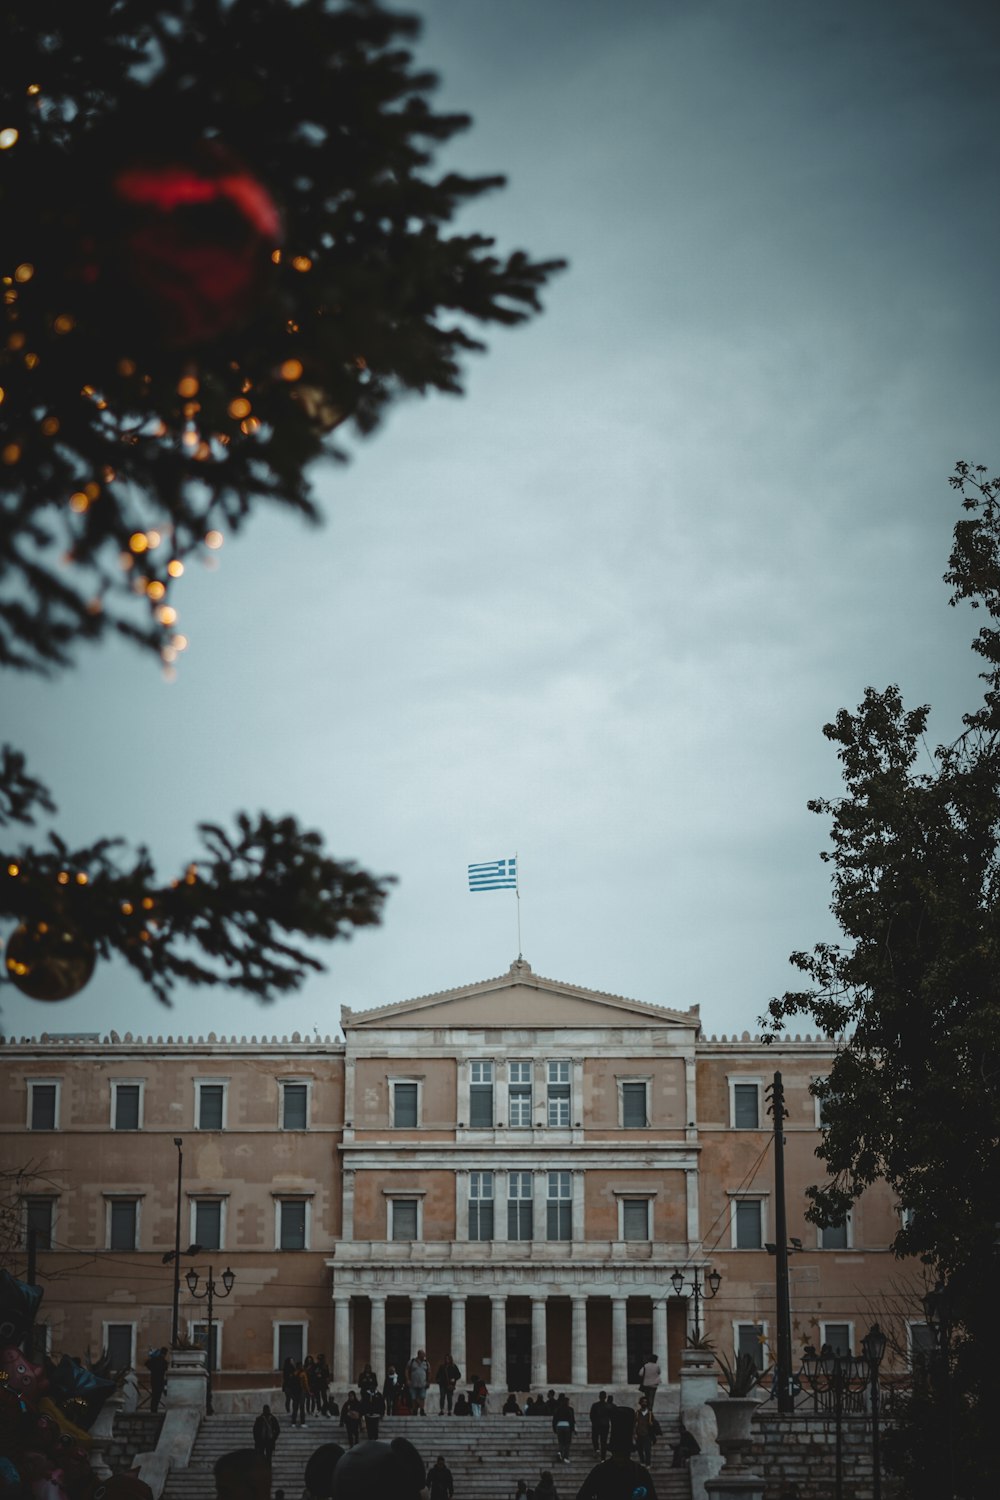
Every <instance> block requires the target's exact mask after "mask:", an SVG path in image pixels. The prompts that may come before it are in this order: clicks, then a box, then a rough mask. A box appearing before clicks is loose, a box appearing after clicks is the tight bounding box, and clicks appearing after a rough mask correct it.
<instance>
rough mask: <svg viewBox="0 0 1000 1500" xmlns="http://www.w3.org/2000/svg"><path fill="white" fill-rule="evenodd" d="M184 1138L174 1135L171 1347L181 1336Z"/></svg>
mask: <svg viewBox="0 0 1000 1500" xmlns="http://www.w3.org/2000/svg"><path fill="white" fill-rule="evenodd" d="M183 1144H184V1142H183V1138H182V1137H181V1136H179V1135H175V1136H174V1145H175V1146H176V1147H177V1218H176V1220H175V1223H174V1321H173V1327H172V1330H171V1333H170V1347H171V1349H176V1348H177V1341H178V1339H179V1338H180V1308H181V1176H182V1173H183V1170H184V1152H183V1151H182V1150H181V1146H182V1145H183Z"/></svg>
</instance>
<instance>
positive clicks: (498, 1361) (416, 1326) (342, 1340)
mask: <svg viewBox="0 0 1000 1500" xmlns="http://www.w3.org/2000/svg"><path fill="white" fill-rule="evenodd" d="M364 1295H365V1297H366V1298H367V1300H368V1302H369V1304H370V1311H371V1327H370V1335H369V1350H368V1361H369V1363H370V1364H371V1366H372V1368H373V1369H374V1370H375V1371H376V1372H377V1374H378V1376H379V1379H380V1380H381V1379H384V1377H385V1368H386V1302H387V1300H388V1296H389V1294H388V1293H386V1292H366V1293H365V1294H364ZM392 1295H393V1297H394V1298H395V1297H396V1295H397V1294H396V1293H395V1292H394V1293H393V1294H392ZM469 1295H481V1294H477V1293H472V1294H469V1293H465V1292H454V1293H451V1294H450V1296H449V1301H450V1303H451V1335H450V1339H449V1341H448V1349H447V1350H445V1349H441V1350H434V1351H430V1353H429V1355H428V1357H429V1358H430V1359H431V1362H432V1364H433V1363H434V1361H435V1359H437V1358H440V1357H442V1356H443V1355H444V1354H445V1353H448V1352H450V1353H451V1354H452V1355H453V1356H454V1359H455V1362H456V1363H457V1364H458V1366H459V1368H460V1369H461V1370H463V1371H464V1370H465V1369H466V1366H467V1363H468V1360H467V1351H466V1303H467V1301H468V1297H469ZM510 1295H511V1294H509V1293H507V1292H492V1293H490V1294H489V1301H490V1330H491V1340H490V1342H491V1350H490V1354H491V1364H490V1378H489V1384H490V1385H491V1386H492V1387H493V1389H495V1390H498V1391H500V1390H506V1388H507V1324H508V1318H507V1302H508V1298H509V1296H510ZM525 1295H527V1296H528V1297H529V1299H530V1302H531V1382H530V1383H531V1388H532V1389H533V1390H534V1389H539V1388H545V1387H547V1386H548V1385H549V1384H551V1381H550V1377H549V1371H548V1329H547V1319H546V1303H547V1301H548V1296H549V1294H548V1293H546V1292H543V1291H534V1292H529V1293H527V1294H525V1293H518V1294H517V1296H518V1297H519V1298H521V1297H524V1296H525ZM560 1295H561V1297H562V1298H563V1300H565V1295H566V1294H560ZM594 1300H600V1301H604V1300H609V1301H610V1303H611V1384H612V1385H615V1386H622V1385H626V1384H627V1383H628V1297H627V1296H620V1295H616V1294H611V1295H610V1297H608V1298H607V1299H605V1298H596V1299H595V1298H593V1297H589V1298H588V1296H587V1295H586V1294H583V1293H570V1294H569V1302H570V1308H571V1325H570V1326H571V1345H570V1350H571V1353H570V1361H571V1373H570V1384H571V1385H574V1386H585V1385H588V1384H590V1383H591V1382H590V1380H589V1378H588V1359H587V1303H588V1301H594ZM408 1301H409V1306H410V1336H409V1349H410V1354H411V1355H412V1354H413V1353H415V1352H416V1350H417V1349H426V1348H427V1294H426V1293H423V1292H411V1293H409V1295H408ZM350 1314H351V1298H350V1297H349V1296H346V1295H339V1294H335V1295H334V1298H333V1383H334V1385H335V1386H336V1387H337V1388H338V1389H344V1388H345V1387H346V1386H347V1385H349V1383H350V1381H351V1380H352V1378H353V1364H355V1363H356V1364H360V1363H361V1362H362V1359H361V1358H360V1357H359V1356H360V1351H354V1360H353V1362H352V1357H351V1356H352V1351H351V1336H350V1335H351V1316H350ZM652 1316H653V1323H652V1347H653V1350H655V1351H656V1352H657V1353H658V1354H659V1355H660V1357H661V1359H665V1356H666V1349H667V1304H666V1301H665V1300H664V1299H663V1297H662V1296H659V1297H657V1296H654V1297H653V1298H652ZM431 1373H432V1375H433V1369H432V1371H431Z"/></svg>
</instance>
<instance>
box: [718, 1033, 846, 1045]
mask: <svg viewBox="0 0 1000 1500" xmlns="http://www.w3.org/2000/svg"><path fill="white" fill-rule="evenodd" d="M844 1040H845V1038H844V1036H843V1034H841V1035H840V1036H823V1035H822V1033H820V1034H819V1035H816V1036H813V1035H812V1033H811V1032H807V1033H806V1034H805V1036H802V1035H801V1034H800V1033H799V1032H796V1033H795V1035H794V1036H792V1035H791V1033H790V1032H787V1031H786V1032H785V1034H784V1036H770V1037H764V1036H763V1035H762V1034H761V1033H760V1032H759V1031H758V1032H754V1033H753V1034H752V1035H751V1033H750V1032H749V1031H744V1032H743V1033H742V1035H740V1036H737V1035H736V1033H735V1032H734V1033H733V1035H732V1036H728V1035H727V1034H726V1032H723V1033H722V1035H721V1036H715V1035H714V1034H713V1035H712V1036H703V1037H702V1038H701V1041H700V1043H699V1045H700V1046H702V1047H705V1046H710V1045H712V1044H713V1043H714V1044H715V1045H716V1046H729V1047H745V1046H746V1044H747V1043H748V1042H755V1043H757V1045H758V1046H761V1047H767V1046H785V1045H790V1046H794V1045H795V1044H796V1042H798V1043H799V1044H800V1045H804V1044H805V1043H815V1044H819V1043H822V1045H823V1046H826V1047H829V1046H838V1045H839V1044H840V1043H841V1042H843V1041H844Z"/></svg>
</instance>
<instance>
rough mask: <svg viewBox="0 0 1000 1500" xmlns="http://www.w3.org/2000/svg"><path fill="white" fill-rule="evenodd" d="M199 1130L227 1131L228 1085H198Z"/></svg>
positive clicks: (196, 1089) (196, 1091)
mask: <svg viewBox="0 0 1000 1500" xmlns="http://www.w3.org/2000/svg"><path fill="white" fill-rule="evenodd" d="M194 1087H195V1095H196V1098H197V1120H196V1125H195V1128H196V1129H197V1130H225V1128H226V1085H225V1084H224V1083H196V1084H195V1086H194Z"/></svg>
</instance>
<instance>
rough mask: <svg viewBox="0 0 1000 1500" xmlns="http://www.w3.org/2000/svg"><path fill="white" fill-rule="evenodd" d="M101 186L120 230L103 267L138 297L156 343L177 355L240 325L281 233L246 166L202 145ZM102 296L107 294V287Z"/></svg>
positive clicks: (134, 166)
mask: <svg viewBox="0 0 1000 1500" xmlns="http://www.w3.org/2000/svg"><path fill="white" fill-rule="evenodd" d="M111 188H112V194H113V198H114V207H115V218H116V220H117V221H118V222H119V223H120V225H121V230H120V238H119V239H118V240H117V242H116V243H115V244H114V246H113V250H112V254H111V258H110V259H111V265H110V267H109V269H110V270H111V273H112V276H113V277H116V278H120V280H121V282H122V283H124V286H125V287H127V288H128V289H129V290H130V291H131V292H132V293H133V294H136V295H137V296H138V298H139V300H140V302H141V303H142V305H143V308H144V310H145V311H146V312H147V313H148V314H149V315H150V316H151V317H152V318H153V319H154V321H155V322H156V324H157V325H158V336H159V337H161V338H162V339H163V340H165V341H166V342H167V343H169V344H171V345H173V346H174V347H178V348H185V347H189V346H191V345H195V344H200V343H205V342H207V341H209V340H211V339H215V338H218V337H219V336H220V335H222V334H226V333H230V332H232V331H233V330H234V329H236V328H239V327H240V326H241V324H243V323H245V322H246V321H247V319H248V318H249V317H250V315H251V313H252V312H253V310H254V306H255V304H256V302H257V300H258V298H259V295H260V292H261V289H262V280H263V278H264V276H265V275H266V273H267V269H268V266H269V265H270V261H271V255H272V252H273V251H274V249H275V248H276V247H277V246H278V245H279V244H280V242H281V237H282V229H281V216H280V214H279V213H278V209H277V207H276V206H275V203H274V200H273V199H272V198H271V196H270V194H269V193H268V191H267V189H266V188H265V187H264V186H263V185H262V184H261V183H260V182H258V181H257V179H256V178H255V177H254V176H253V174H252V173H251V172H250V171H248V170H247V168H246V167H244V166H243V165H242V164H240V163H238V162H237V161H236V160H235V159H234V158H233V157H231V156H230V155H229V154H228V153H227V152H224V151H223V150H222V149H221V148H218V147H215V146H205V147H203V148H202V149H201V150H200V152H199V153H197V155H196V156H195V157H194V158H193V159H192V160H191V161H188V162H183V161H167V162H162V161H161V162H147V163H131V164H130V165H128V166H125V167H123V168H121V169H120V170H119V171H118V172H117V173H116V174H115V176H114V178H113V179H112V184H111ZM101 279H102V281H105V272H104V270H103V269H102V272H101ZM105 290H106V291H108V292H110V293H111V294H114V292H115V290H116V288H115V285H114V283H113V282H112V283H111V284H107V283H106V284H105Z"/></svg>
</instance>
